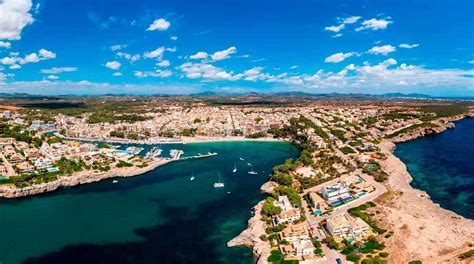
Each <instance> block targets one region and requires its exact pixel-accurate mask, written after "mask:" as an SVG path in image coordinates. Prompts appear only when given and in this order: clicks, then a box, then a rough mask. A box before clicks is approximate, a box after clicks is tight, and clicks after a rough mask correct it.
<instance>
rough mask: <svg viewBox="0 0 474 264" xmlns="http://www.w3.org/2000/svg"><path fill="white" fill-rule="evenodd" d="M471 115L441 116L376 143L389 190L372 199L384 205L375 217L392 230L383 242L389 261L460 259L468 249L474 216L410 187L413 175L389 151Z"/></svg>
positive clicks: (451, 260) (453, 260)
mask: <svg viewBox="0 0 474 264" xmlns="http://www.w3.org/2000/svg"><path fill="white" fill-rule="evenodd" d="M473 116H474V115H473V114H472V113H469V114H466V115H462V116H455V117H453V118H442V119H440V120H439V121H438V124H440V123H441V122H444V125H441V126H439V127H436V128H428V129H426V128H425V129H421V130H417V131H413V132H411V133H408V134H406V135H403V136H401V137H399V138H395V139H392V140H385V141H383V142H381V143H380V144H379V146H380V147H381V152H382V153H384V154H385V155H386V156H387V159H386V160H384V161H382V162H381V165H382V167H383V168H384V170H385V171H386V172H387V173H388V174H389V177H388V181H387V182H386V183H385V185H386V186H387V188H388V189H389V190H390V194H388V195H386V196H385V197H383V198H378V199H376V201H377V202H378V203H380V204H381V205H382V206H383V209H384V210H383V212H382V213H381V214H382V216H381V217H379V219H377V220H378V221H379V222H380V223H382V224H383V225H384V227H386V228H389V229H391V230H393V231H394V235H393V236H392V237H391V238H389V239H388V240H387V243H386V244H387V251H388V252H390V256H389V260H390V261H394V262H396V261H400V260H404V261H411V260H415V259H416V260H421V261H423V263H425V262H427V263H440V262H443V263H444V262H447V263H462V262H461V261H459V260H458V259H457V256H458V255H459V254H460V253H463V252H465V251H467V250H469V249H470V247H469V246H468V244H469V243H471V242H472V241H474V220H473V219H468V218H465V217H463V216H461V215H458V214H456V213H455V212H453V211H451V210H449V209H446V208H443V207H441V206H440V205H439V204H437V203H435V202H433V201H432V200H431V198H430V196H429V195H428V194H427V192H426V191H424V190H420V189H416V188H414V187H413V186H412V185H411V182H412V181H413V177H412V176H411V175H410V173H409V172H408V170H407V167H406V165H405V164H404V163H403V162H402V161H401V160H400V159H399V158H398V157H397V156H395V154H394V153H393V152H394V150H395V148H396V143H401V142H405V141H409V140H414V139H417V138H420V137H423V136H426V135H430V134H438V133H442V132H444V131H446V130H447V129H450V128H454V127H455V126H454V124H453V123H452V122H455V121H459V120H461V119H464V118H472V117H473ZM400 241H405V243H399V242H400Z"/></svg>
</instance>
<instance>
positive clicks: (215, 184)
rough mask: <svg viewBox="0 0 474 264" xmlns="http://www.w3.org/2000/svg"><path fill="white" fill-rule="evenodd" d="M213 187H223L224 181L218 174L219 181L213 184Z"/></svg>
mask: <svg viewBox="0 0 474 264" xmlns="http://www.w3.org/2000/svg"><path fill="white" fill-rule="evenodd" d="M213 186H214V188H224V183H223V182H222V180H221V175H220V174H219V181H218V182H215V183H214V184H213Z"/></svg>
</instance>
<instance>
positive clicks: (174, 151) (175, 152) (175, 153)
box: [170, 149, 184, 159]
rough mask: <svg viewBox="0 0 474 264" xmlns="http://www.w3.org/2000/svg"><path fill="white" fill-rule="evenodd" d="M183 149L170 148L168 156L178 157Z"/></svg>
mask: <svg viewBox="0 0 474 264" xmlns="http://www.w3.org/2000/svg"><path fill="white" fill-rule="evenodd" d="M183 153H184V151H182V150H180V149H172V150H170V156H171V157H172V158H173V159H179V158H180V157H181V155H183Z"/></svg>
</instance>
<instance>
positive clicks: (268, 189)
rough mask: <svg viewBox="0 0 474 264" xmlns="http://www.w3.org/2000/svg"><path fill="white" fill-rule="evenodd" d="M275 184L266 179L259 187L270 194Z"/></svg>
mask: <svg viewBox="0 0 474 264" xmlns="http://www.w3.org/2000/svg"><path fill="white" fill-rule="evenodd" d="M277 186H278V183H276V182H273V181H267V182H266V183H264V184H263V185H262V187H260V191H262V193H268V194H271V193H273V189H274V188H275V187H277Z"/></svg>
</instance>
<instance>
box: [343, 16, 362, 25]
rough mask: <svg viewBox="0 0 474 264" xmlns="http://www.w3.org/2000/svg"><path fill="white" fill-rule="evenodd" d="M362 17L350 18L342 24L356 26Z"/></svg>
mask: <svg viewBox="0 0 474 264" xmlns="http://www.w3.org/2000/svg"><path fill="white" fill-rule="evenodd" d="M360 18H361V17H360V16H351V17H348V18H345V19H344V20H343V21H342V23H344V24H354V23H355V22H357V21H358V20H359V19H360Z"/></svg>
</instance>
